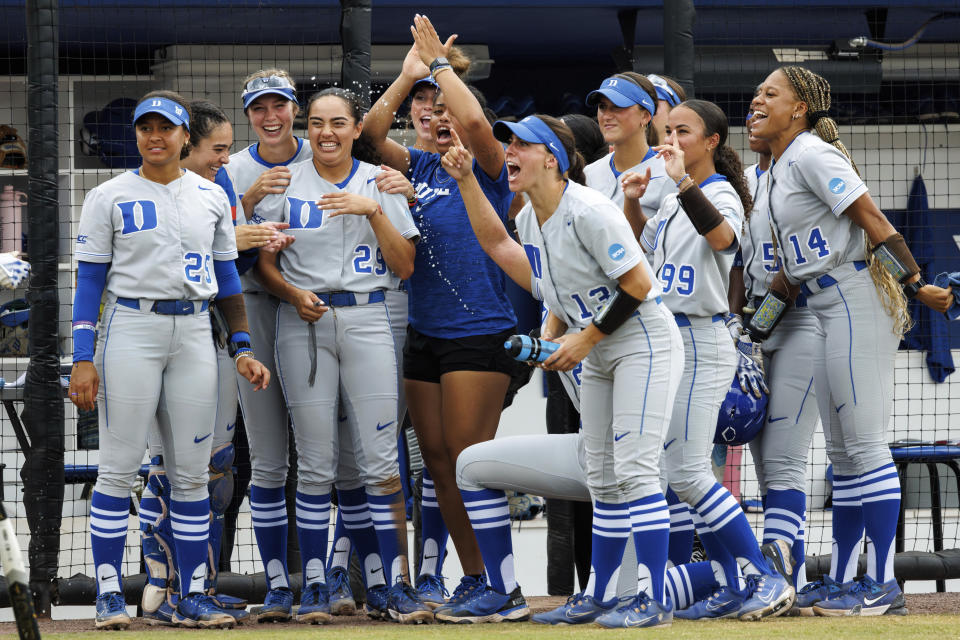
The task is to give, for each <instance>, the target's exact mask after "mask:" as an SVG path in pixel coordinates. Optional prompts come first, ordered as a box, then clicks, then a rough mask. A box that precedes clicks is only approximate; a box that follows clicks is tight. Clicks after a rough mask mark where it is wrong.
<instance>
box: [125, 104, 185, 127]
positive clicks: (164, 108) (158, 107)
mask: <svg viewBox="0 0 960 640" xmlns="http://www.w3.org/2000/svg"><path fill="white" fill-rule="evenodd" d="M148 113H157V114H160V115H161V116H163V117H164V118H166V119H167V120H169V121H170V122H172V123H173V124H175V125H178V126H179V125H181V124H182V125H185V126H186V127H187V131H189V130H190V114H189V113H187V110H186V109H184V108H183V107H182V106H180V105H179V104H177V103H176V102H174V101H173V100H168V99H167V98H147V99H146V100H142V101H141V102H140V104H138V105H137V108H136V110H135V111H134V112H133V123H134V124H136V123H137V120H139V119H140V118H141V117H143V116H145V115H146V114H148Z"/></svg>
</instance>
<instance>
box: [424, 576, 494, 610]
mask: <svg viewBox="0 0 960 640" xmlns="http://www.w3.org/2000/svg"><path fill="white" fill-rule="evenodd" d="M486 588H487V577H486V576H485V575H482V576H480V578H479V579H477V578H474V577H473V576H463V577H462V578H460V584H458V585H457V586H456V588H455V589H454V590H453V595H451V596H450V598H449V599H448V600H447V602H446V604H442V605H440V606H439V607H437V608H436V609H434V611H433V613H434V614H437V613H440V611H441V610H443V609H449V608H451V607H459V606H460V605H462V604H463V603H464V602H466V601H467V600H469V599H470V598H472V597H473V596H474V595H476V594H477V592H479V591H483V590H484V589H486Z"/></svg>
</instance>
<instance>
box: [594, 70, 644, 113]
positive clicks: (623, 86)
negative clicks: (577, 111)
mask: <svg viewBox="0 0 960 640" xmlns="http://www.w3.org/2000/svg"><path fill="white" fill-rule="evenodd" d="M600 96H606V97H607V99H608V100H610V102H612V103H613V104H615V105H616V106H618V107H631V106H633V105H635V104H636V105H640V106H641V107H643V108H644V109H646V110H647V111H649V112H650V115H653V114H654V113H655V112H656V110H657V105H656V104H654V102H653V97H652V96H651V95H650V94H649V93H647V92H646V91H644V90H643V89H641V88H640V85H638V84H636V83H634V82H633V81H632V80H627V79H626V78H607V79H606V80H604V81H603V84H602V85H600V88H599V89H597V90H596V91H591V92H590V93H588V94H587V104H588V105H590V106H594V105H595V104H597V102H599V101H600Z"/></svg>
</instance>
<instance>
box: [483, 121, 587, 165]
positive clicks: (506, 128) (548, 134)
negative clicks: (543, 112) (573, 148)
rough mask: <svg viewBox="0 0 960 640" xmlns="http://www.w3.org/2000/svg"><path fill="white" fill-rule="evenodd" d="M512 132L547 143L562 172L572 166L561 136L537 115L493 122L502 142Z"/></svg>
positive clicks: (495, 131) (497, 137) (495, 133)
mask: <svg viewBox="0 0 960 640" xmlns="http://www.w3.org/2000/svg"><path fill="white" fill-rule="evenodd" d="M510 134H513V135H515V136H517V137H518V138H520V139H521V140H525V141H526V142H533V143H535V144H542V145H545V146H546V147H547V149H548V150H549V151H550V153H552V154H553V155H554V157H556V159H557V165H558V166H559V167H560V173H561V174H564V173H566V172H567V169H569V168H570V158H568V157H567V150H566V149H564V148H563V143H562V142H560V138H558V137H557V134H555V133H554V132H553V129H551V128H550V127H548V126H547V124H546V123H545V122H544V121H543V120H541V119H540V118H538V117H537V116H527V117H526V118H524V119H523V120H521V121H520V122H504V121H503V120H497V121H496V122H495V123H494V124H493V136H494V137H495V138H496V139H497V140H499V141H500V142H509V141H510Z"/></svg>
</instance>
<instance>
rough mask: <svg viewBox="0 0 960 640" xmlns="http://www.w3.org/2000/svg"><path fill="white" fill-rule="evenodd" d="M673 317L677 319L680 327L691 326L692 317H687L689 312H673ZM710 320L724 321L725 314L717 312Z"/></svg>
mask: <svg viewBox="0 0 960 640" xmlns="http://www.w3.org/2000/svg"><path fill="white" fill-rule="evenodd" d="M673 319H674V320H676V321H677V326H678V327H689V326H690V318H689V317H687V314H685V313H675V314H673ZM710 320H711V322H723V314H722V313H715V314H713V315H712V316H710Z"/></svg>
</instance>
